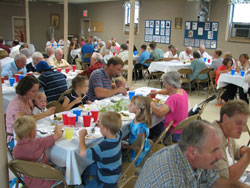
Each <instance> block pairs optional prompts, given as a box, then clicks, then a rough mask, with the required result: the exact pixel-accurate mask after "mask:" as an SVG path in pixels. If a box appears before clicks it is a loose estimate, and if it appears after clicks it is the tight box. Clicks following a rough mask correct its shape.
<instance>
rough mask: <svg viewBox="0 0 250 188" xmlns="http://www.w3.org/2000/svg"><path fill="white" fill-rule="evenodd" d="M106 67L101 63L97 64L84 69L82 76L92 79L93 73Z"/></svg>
mask: <svg viewBox="0 0 250 188" xmlns="http://www.w3.org/2000/svg"><path fill="white" fill-rule="evenodd" d="M103 66H104V65H103V63H101V62H97V63H95V64H94V65H91V66H89V67H88V68H86V69H84V71H83V72H81V73H80V74H81V75H87V76H88V78H89V77H90V75H91V73H92V72H93V71H94V70H96V69H100V68H102V67H103Z"/></svg>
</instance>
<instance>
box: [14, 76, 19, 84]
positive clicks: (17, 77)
mask: <svg viewBox="0 0 250 188" xmlns="http://www.w3.org/2000/svg"><path fill="white" fill-rule="evenodd" d="M14 76H15V79H16V82H19V75H18V74H14Z"/></svg>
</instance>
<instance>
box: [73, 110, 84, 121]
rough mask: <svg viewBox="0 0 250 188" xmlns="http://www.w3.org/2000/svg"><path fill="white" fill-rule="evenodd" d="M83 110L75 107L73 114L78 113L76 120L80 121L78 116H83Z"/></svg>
mask: <svg viewBox="0 0 250 188" xmlns="http://www.w3.org/2000/svg"><path fill="white" fill-rule="evenodd" d="M81 112H82V110H81V109H80V108H75V109H73V114H75V115H76V122H77V121H78V116H81Z"/></svg>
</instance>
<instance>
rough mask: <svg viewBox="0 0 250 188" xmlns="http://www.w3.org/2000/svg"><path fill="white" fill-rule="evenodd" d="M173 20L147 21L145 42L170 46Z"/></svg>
mask: <svg viewBox="0 0 250 188" xmlns="http://www.w3.org/2000/svg"><path fill="white" fill-rule="evenodd" d="M170 39H171V20H146V21H145V37H144V41H145V42H152V41H154V42H156V43H162V44H170Z"/></svg>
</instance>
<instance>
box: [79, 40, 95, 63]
mask: <svg viewBox="0 0 250 188" xmlns="http://www.w3.org/2000/svg"><path fill="white" fill-rule="evenodd" d="M81 52H82V61H83V60H84V62H86V63H89V62H90V58H83V57H84V55H85V54H87V53H93V52H94V47H93V46H92V45H91V44H84V45H83V46H82V49H81Z"/></svg>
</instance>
